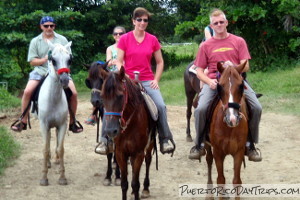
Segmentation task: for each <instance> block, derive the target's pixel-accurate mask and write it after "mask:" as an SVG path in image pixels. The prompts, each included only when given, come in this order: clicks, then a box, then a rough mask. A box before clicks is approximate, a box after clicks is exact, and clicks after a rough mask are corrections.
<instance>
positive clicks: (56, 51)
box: [48, 40, 72, 88]
mask: <svg viewBox="0 0 300 200" xmlns="http://www.w3.org/2000/svg"><path fill="white" fill-rule="evenodd" d="M48 45H49V47H50V49H49V53H48V61H49V63H48V67H49V68H50V72H51V73H54V74H56V75H57V76H59V80H60V83H61V84H62V87H63V88H67V87H68V84H69V73H70V65H71V63H72V53H71V45H72V42H68V43H67V44H66V45H64V46H63V45H61V44H58V43H57V44H52V42H51V41H49V40H48Z"/></svg>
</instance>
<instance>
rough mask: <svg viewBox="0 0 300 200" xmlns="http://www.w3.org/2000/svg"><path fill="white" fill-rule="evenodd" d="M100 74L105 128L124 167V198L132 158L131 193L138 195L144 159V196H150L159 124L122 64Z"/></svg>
mask: <svg viewBox="0 0 300 200" xmlns="http://www.w3.org/2000/svg"><path fill="white" fill-rule="evenodd" d="M101 74H102V76H103V78H104V84H103V89H102V95H101V97H102V99H103V105H104V110H105V113H104V120H106V127H104V131H105V132H106V133H107V135H108V136H109V137H110V138H113V140H114V143H115V154H116V157H117V162H118V164H119V166H120V169H121V188H122V199H123V200H125V199H127V190H128V180H127V174H128V171H127V161H128V159H129V158H130V162H131V166H132V182H131V187H132V194H133V195H134V199H136V200H137V199H139V188H140V182H139V175H140V169H141V165H142V163H143V161H144V159H145V163H146V176H145V179H144V189H143V192H142V197H148V196H149V195H150V192H149V185H150V181H149V169H150V163H151V159H152V155H151V154H152V153H151V152H152V149H153V147H154V144H155V132H156V124H155V122H154V121H153V120H152V118H151V116H150V113H149V111H148V109H147V107H146V103H145V101H144V98H143V96H142V94H141V89H140V86H139V85H138V84H136V82H134V81H132V80H130V79H129V78H128V77H127V76H126V75H125V70H124V68H123V67H121V69H120V71H119V72H117V73H113V72H110V73H107V72H105V71H102V72H101Z"/></svg>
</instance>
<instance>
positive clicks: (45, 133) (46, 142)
mask: <svg viewBox="0 0 300 200" xmlns="http://www.w3.org/2000/svg"><path fill="white" fill-rule="evenodd" d="M40 127H41V135H42V138H43V146H44V150H43V155H44V160H43V170H42V174H43V175H42V179H41V180H40V185H42V186H47V185H49V182H48V177H47V174H48V162H49V159H50V158H49V155H50V134H51V133H50V129H48V127H47V126H45V125H44V124H42V122H40Z"/></svg>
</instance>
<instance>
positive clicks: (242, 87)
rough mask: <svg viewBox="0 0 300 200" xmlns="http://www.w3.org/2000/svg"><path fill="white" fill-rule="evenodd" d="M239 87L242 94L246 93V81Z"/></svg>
mask: <svg viewBox="0 0 300 200" xmlns="http://www.w3.org/2000/svg"><path fill="white" fill-rule="evenodd" d="M239 89H240V92H241V94H243V93H244V83H242V84H241V85H240V86H239Z"/></svg>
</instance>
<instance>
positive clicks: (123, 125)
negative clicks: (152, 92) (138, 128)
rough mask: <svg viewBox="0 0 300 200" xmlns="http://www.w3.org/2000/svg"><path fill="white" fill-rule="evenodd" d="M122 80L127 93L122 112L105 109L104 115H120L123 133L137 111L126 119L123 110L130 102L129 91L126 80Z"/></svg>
mask: <svg viewBox="0 0 300 200" xmlns="http://www.w3.org/2000/svg"><path fill="white" fill-rule="evenodd" d="M122 82H123V88H124V94H125V101H123V106H122V111H121V112H111V111H104V116H117V117H120V119H119V123H120V127H121V130H122V133H124V131H125V130H126V128H127V126H128V124H129V123H130V121H131V119H132V117H133V114H134V113H135V111H134V112H133V113H131V115H130V117H129V118H128V119H127V120H125V119H124V117H123V112H124V110H125V107H126V105H127V103H128V91H127V87H126V80H125V79H123V80H122Z"/></svg>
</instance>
